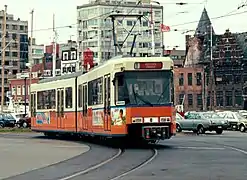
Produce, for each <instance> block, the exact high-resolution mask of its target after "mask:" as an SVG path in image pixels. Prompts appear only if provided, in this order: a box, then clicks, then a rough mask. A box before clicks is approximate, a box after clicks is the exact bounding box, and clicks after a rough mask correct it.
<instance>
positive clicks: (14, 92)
mask: <svg viewBox="0 0 247 180" xmlns="http://www.w3.org/2000/svg"><path fill="white" fill-rule="evenodd" d="M11 93H12V95H13V96H15V95H16V89H15V86H13V87H12V90H11Z"/></svg>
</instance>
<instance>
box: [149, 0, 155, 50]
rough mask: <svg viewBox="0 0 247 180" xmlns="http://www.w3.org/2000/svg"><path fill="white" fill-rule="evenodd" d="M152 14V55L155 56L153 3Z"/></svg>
mask: <svg viewBox="0 0 247 180" xmlns="http://www.w3.org/2000/svg"><path fill="white" fill-rule="evenodd" d="M150 11H151V12H150V13H151V36H152V55H155V42H154V13H153V5H152V2H151V4H150Z"/></svg>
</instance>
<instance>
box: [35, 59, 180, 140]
mask: <svg viewBox="0 0 247 180" xmlns="http://www.w3.org/2000/svg"><path fill="white" fill-rule="evenodd" d="M173 86H174V84H173V61H172V59H171V58H170V57H115V58H113V59H110V60H108V61H106V62H105V63H103V64H101V65H99V66H97V67H95V68H93V69H92V70H90V71H89V72H87V73H83V72H76V73H73V74H68V75H63V76H59V77H54V78H49V79H43V80H40V81H39V82H38V83H36V84H32V85H31V129H32V130H33V131H35V132H42V133H44V134H45V135H48V136H49V135H60V134H67V135H71V134H73V135H80V136H93V137H94V136H100V137H111V138H125V137H128V138H130V139H132V140H134V139H142V140H144V141H148V142H156V141H157V140H164V139H170V138H171V137H172V136H174V135H175V133H176V123H175V112H176V110H175V107H174V104H173V102H172V101H173V94H174V91H173V90H174V87H173Z"/></svg>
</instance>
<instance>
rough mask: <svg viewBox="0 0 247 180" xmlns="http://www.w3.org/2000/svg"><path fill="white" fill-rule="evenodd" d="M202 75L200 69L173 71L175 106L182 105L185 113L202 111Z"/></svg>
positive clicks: (203, 89)
mask: <svg viewBox="0 0 247 180" xmlns="http://www.w3.org/2000/svg"><path fill="white" fill-rule="evenodd" d="M203 74H204V72H203V68H200V67H197V68H194V67H187V68H175V69H174V93H175V96H174V102H175V105H184V110H185V111H200V110H203V104H204V102H205V99H206V98H205V97H206V96H205V91H206V88H205V87H206V86H205V83H204V78H203Z"/></svg>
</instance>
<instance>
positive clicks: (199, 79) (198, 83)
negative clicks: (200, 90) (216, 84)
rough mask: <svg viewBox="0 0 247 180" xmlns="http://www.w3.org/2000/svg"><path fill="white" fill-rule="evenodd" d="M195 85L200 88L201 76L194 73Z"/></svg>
mask: <svg viewBox="0 0 247 180" xmlns="http://www.w3.org/2000/svg"><path fill="white" fill-rule="evenodd" d="M196 85H197V86H201V85H202V74H201V73H196Z"/></svg>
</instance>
